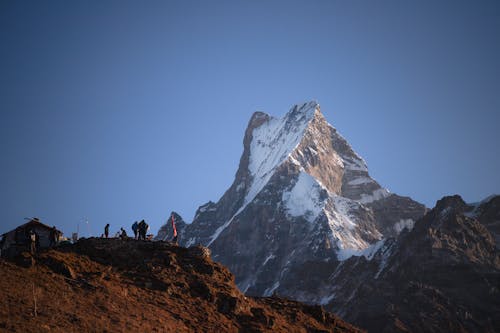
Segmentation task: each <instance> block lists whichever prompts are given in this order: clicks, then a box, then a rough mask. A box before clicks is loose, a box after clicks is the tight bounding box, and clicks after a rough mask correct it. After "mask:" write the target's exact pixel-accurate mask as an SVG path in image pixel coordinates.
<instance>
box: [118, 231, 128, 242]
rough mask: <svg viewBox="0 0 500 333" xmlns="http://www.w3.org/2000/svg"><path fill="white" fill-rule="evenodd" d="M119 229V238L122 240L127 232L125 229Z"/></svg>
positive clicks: (125, 237)
mask: <svg viewBox="0 0 500 333" xmlns="http://www.w3.org/2000/svg"><path fill="white" fill-rule="evenodd" d="M120 230H121V232H122V233H121V234H120V238H121V239H122V240H125V239H127V237H128V236H127V232H126V231H125V229H123V228H120Z"/></svg>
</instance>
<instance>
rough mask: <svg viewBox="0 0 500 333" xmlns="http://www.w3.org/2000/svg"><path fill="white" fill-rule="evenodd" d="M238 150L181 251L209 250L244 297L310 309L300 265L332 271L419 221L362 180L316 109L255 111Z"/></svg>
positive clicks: (418, 210) (399, 201)
mask: <svg viewBox="0 0 500 333" xmlns="http://www.w3.org/2000/svg"><path fill="white" fill-rule="evenodd" d="M243 148H244V150H243V154H242V157H241V159H240V165H239V168H238V171H237V173H236V177H235V180H234V182H233V184H232V185H231V187H230V188H229V189H228V190H227V191H226V193H225V194H224V195H223V196H222V198H221V199H220V200H219V201H218V202H217V203H213V202H209V203H207V204H205V205H203V206H201V207H200V208H199V209H198V211H197V212H196V214H195V218H194V221H193V223H192V224H188V225H186V227H185V228H184V229H183V232H182V234H181V245H185V246H191V245H194V244H201V245H203V246H207V247H209V248H210V249H211V251H212V254H213V257H214V258H215V259H216V260H218V261H220V262H221V263H223V264H225V265H227V266H228V267H229V268H230V270H231V271H232V272H233V273H234V274H235V276H236V282H237V284H238V286H239V287H240V288H241V289H242V290H243V291H244V292H246V293H248V294H253V295H271V294H272V293H274V292H277V293H279V294H283V295H287V296H289V297H294V298H300V299H303V300H306V301H312V300H313V299H316V298H317V296H318V295H316V294H314V293H311V290H310V289H308V287H307V286H305V288H306V287H307V288H306V289H304V290H302V289H300V287H299V286H300V285H301V283H300V281H297V276H296V274H295V273H294V272H295V271H297V270H300V269H301V267H303V265H304V264H305V263H307V262H309V261H325V262H329V263H330V265H331V266H333V267H335V266H336V265H338V263H339V262H341V261H342V260H345V259H346V258H348V257H349V256H351V255H352V254H356V253H361V252H362V251H366V250H367V249H369V248H370V247H371V246H373V244H376V243H377V242H378V241H379V240H380V239H382V238H384V237H385V238H386V237H390V236H395V235H397V234H398V233H399V232H401V230H402V229H404V227H410V228H411V227H413V223H414V221H415V220H417V219H418V218H420V217H421V216H423V215H424V213H425V207H424V206H423V205H421V204H419V203H417V202H415V201H413V200H411V199H409V198H403V197H400V196H397V195H395V194H391V193H389V191H388V190H386V189H384V188H382V187H381V186H380V185H379V184H378V183H377V182H376V181H375V180H373V179H372V178H371V177H370V175H369V173H368V169H367V166H366V163H365V162H364V160H363V159H362V158H361V157H360V156H358V155H357V154H356V153H355V152H354V150H353V149H352V148H351V147H350V145H349V144H348V143H347V141H346V140H345V139H344V138H343V137H342V136H341V135H340V134H339V133H338V132H337V130H336V129H335V128H333V127H332V126H331V125H330V124H328V123H327V121H326V120H325V118H324V117H323V115H322V113H321V111H320V107H319V105H318V104H317V103H316V102H310V103H305V104H302V105H296V106H294V107H292V108H291V109H290V111H289V112H288V113H287V114H286V115H285V116H284V117H283V118H282V119H277V118H273V117H271V116H269V115H267V114H264V113H262V112H257V113H255V114H254V115H253V116H252V118H251V119H250V122H249V124H248V127H247V130H246V132H245V137H244V140H243ZM284 286H293V287H284ZM306 295H307V297H306Z"/></svg>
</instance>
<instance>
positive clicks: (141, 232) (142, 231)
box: [139, 220, 149, 240]
mask: <svg viewBox="0 0 500 333" xmlns="http://www.w3.org/2000/svg"><path fill="white" fill-rule="evenodd" d="M148 229H149V226H148V224H147V223H146V221H144V220H142V221H141V222H139V239H142V240H146V232H147V231H148Z"/></svg>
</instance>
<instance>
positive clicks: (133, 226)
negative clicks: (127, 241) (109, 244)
mask: <svg viewBox="0 0 500 333" xmlns="http://www.w3.org/2000/svg"><path fill="white" fill-rule="evenodd" d="M138 229H139V223H137V221H135V222H134V224H132V231H133V232H134V239H137V231H138Z"/></svg>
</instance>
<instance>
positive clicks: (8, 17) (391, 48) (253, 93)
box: [0, 0, 500, 236]
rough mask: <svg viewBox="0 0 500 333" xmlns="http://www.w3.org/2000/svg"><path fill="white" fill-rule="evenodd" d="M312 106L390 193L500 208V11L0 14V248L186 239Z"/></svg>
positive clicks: (62, 4) (37, 5)
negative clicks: (259, 136)
mask: <svg viewBox="0 0 500 333" xmlns="http://www.w3.org/2000/svg"><path fill="white" fill-rule="evenodd" d="M311 99H315V100H317V101H319V103H320V104H321V107H322V111H323V113H324V114H325V116H326V118H327V120H328V121H329V122H330V123H331V124H332V125H333V126H335V127H336V128H337V129H338V130H339V131H340V132H341V133H342V134H343V135H344V136H345V137H346V138H347V139H348V140H349V142H350V143H351V144H352V146H353V147H354V149H355V150H356V151H357V152H358V153H359V154H360V155H361V156H363V157H364V158H365V159H366V161H367V163H368V166H369V168H370V173H371V174H372V176H374V178H375V179H377V180H378V181H379V182H380V183H381V184H382V185H383V186H385V187H387V188H388V189H390V190H391V191H392V192H395V193H398V194H401V195H407V196H411V197H413V198H414V199H416V200H418V201H420V202H422V203H425V204H426V205H427V206H433V205H434V203H435V201H436V200H437V199H439V198H440V197H442V196H444V195H448V194H454V193H459V194H461V195H462V196H463V197H464V199H465V200H467V201H477V200H480V199H482V198H484V197H486V196H488V195H490V194H492V193H498V192H500V175H499V170H500V153H499V152H500V150H499V148H498V146H499V144H500V131H499V129H498V128H499V125H500V2H498V1H455V0H453V1H399V0H395V1H356V0H354V1H146V2H140V1H116V2H115V1H10V0H4V1H1V2H0V114H1V118H0V136H1V142H0V153H1V163H0V191H1V192H0V221H1V222H0V223H1V225H0V232H4V231H7V230H10V229H11V228H13V227H15V226H16V225H18V224H20V223H22V222H23V218H24V217H31V216H39V217H40V218H42V220H43V221H45V222H46V223H48V224H50V225H56V226H58V227H60V228H61V229H62V230H63V231H64V232H65V233H66V234H70V233H71V232H72V231H76V228H77V224H78V223H80V233H81V234H82V235H83V236H87V235H88V232H90V233H91V234H94V235H100V234H101V233H102V228H103V226H104V225H105V224H106V223H110V224H111V230H112V231H116V230H117V229H119V228H120V227H121V226H124V227H127V228H128V229H127V230H130V229H129V226H130V224H131V223H132V222H133V221H134V220H137V219H142V218H144V219H146V220H147V221H148V222H149V224H150V225H151V227H152V231H153V232H154V233H156V231H157V230H158V228H159V227H160V225H161V224H162V223H163V222H164V220H165V218H166V217H167V216H168V214H169V212H170V211H171V210H175V211H177V212H179V213H180V214H181V215H182V216H184V217H185V218H186V219H187V220H188V221H190V220H191V219H192V217H193V215H194V213H195V210H196V208H197V207H198V206H199V205H201V204H203V203H205V202H207V201H209V200H212V201H217V200H218V199H219V198H220V196H221V195H222V194H223V192H224V191H225V190H226V189H227V188H228V187H229V185H230V184H231V183H232V181H233V177H234V174H235V172H236V170H237V167H238V162H239V158H240V156H241V153H242V148H243V147H242V140H243V134H244V130H245V128H246V125H247V122H248V120H249V118H250V116H251V114H252V113H253V112H254V111H256V110H261V111H265V112H267V113H270V114H272V115H275V116H281V115H283V114H284V113H286V112H287V111H288V109H289V108H290V107H291V106H292V105H293V104H294V103H298V102H302V101H307V100H311ZM85 219H88V221H89V224H88V226H87V225H86V224H85V223H84V221H85Z"/></svg>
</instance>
